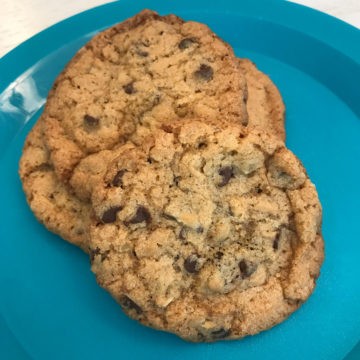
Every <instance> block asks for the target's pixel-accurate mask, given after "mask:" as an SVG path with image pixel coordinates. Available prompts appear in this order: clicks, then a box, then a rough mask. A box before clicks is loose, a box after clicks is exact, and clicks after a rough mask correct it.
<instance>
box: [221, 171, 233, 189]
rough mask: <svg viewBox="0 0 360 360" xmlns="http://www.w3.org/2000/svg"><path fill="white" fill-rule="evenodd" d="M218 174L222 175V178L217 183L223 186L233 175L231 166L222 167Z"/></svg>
mask: <svg viewBox="0 0 360 360" xmlns="http://www.w3.org/2000/svg"><path fill="white" fill-rule="evenodd" d="M219 175H220V176H222V180H221V182H220V183H219V184H218V186H219V187H223V186H225V185H226V184H227V183H228V182H229V181H230V179H231V177H233V175H234V172H233V168H232V167H231V166H225V167H222V168H221V169H220V170H219Z"/></svg>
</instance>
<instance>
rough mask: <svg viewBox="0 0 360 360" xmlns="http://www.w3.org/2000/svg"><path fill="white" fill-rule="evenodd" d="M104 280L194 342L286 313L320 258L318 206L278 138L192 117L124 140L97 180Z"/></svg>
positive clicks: (231, 335)
mask: <svg viewBox="0 0 360 360" xmlns="http://www.w3.org/2000/svg"><path fill="white" fill-rule="evenodd" d="M92 204H93V208H94V211H95V214H96V217H94V218H93V220H92V223H91V226H90V232H89V233H90V241H89V244H90V258H91V262H92V271H93V272H94V273H95V275H96V278H97V281H98V283H99V284H100V285H101V286H102V287H104V288H105V289H106V290H107V291H109V292H110V293H111V294H112V296H113V297H114V298H115V299H116V300H117V301H118V302H119V304H120V305H121V306H122V308H123V309H124V311H125V312H126V313H127V314H128V315H129V316H130V317H132V318H134V319H137V320H139V321H140V322H141V323H143V324H145V325H148V326H151V327H154V328H156V329H161V330H165V331H169V332H173V333H175V334H177V335H178V336H180V337H182V338H184V339H186V340H190V341H215V340H219V339H235V338H241V337H244V336H246V335H250V334H255V333H258V332H259V331H262V330H265V329H268V328H270V327H272V326H274V325H275V324H277V323H279V322H281V321H282V320H284V319H285V318H286V317H287V316H289V315H290V314H291V313H292V312H293V311H295V310H296V309H297V308H298V307H299V306H300V305H301V303H303V302H304V301H305V300H306V299H307V298H308V297H309V296H310V294H311V293H312V291H313V289H314V286H315V281H316V278H317V276H318V275H319V269H320V266H321V263H322V261H323V240H322V237H321V232H320V224H321V206H320V203H319V200H318V196H317V192H316V189H315V187H314V185H313V184H312V183H311V181H310V180H309V178H308V176H307V174H306V172H305V170H304V168H303V166H302V164H301V163H300V161H299V160H298V159H297V158H296V157H295V155H293V154H292V153H291V152H290V151H289V150H288V149H286V147H285V146H284V144H283V142H282V141H280V140H278V139H277V138H275V137H273V136H271V135H267V134H266V133H263V132H259V131H256V130H252V131H250V132H248V131H247V130H244V129H243V128H242V127H241V126H238V125H226V126H225V125H221V124H220V123H219V122H216V123H210V122H208V123H206V122H204V121H197V120H185V121H183V122H181V123H180V122H179V123H170V124H165V125H163V126H162V129H158V130H155V131H154V133H153V134H152V135H151V136H149V137H147V138H146V139H145V140H144V142H143V144H142V146H141V147H139V146H134V145H133V144H126V150H125V151H124V152H123V153H122V154H121V155H120V156H119V157H118V158H116V159H114V160H113V161H112V162H111V163H110V164H109V166H108V169H107V172H106V173H105V174H104V176H103V179H102V181H99V182H98V184H97V186H96V187H95V188H94V191H93V196H92Z"/></svg>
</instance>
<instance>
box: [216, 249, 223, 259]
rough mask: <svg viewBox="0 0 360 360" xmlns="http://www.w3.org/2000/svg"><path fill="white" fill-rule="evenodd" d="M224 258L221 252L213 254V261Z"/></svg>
mask: <svg viewBox="0 0 360 360" xmlns="http://www.w3.org/2000/svg"><path fill="white" fill-rule="evenodd" d="M223 256H224V253H223V252H221V251H217V252H216V253H215V256H214V257H215V259H218V260H220V259H221V258H222V257H223Z"/></svg>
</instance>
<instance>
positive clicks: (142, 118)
mask: <svg viewBox="0 0 360 360" xmlns="http://www.w3.org/2000/svg"><path fill="white" fill-rule="evenodd" d="M245 88H246V84H245V79H244V76H243V74H242V72H241V70H240V68H239V66H238V62H237V58H236V57H235V55H234V53H233V50H232V49H231V47H230V46H229V45H227V44H226V43H224V42H223V41H222V40H221V39H219V38H218V37H217V36H216V35H215V34H214V33H213V32H212V31H211V30H210V29H209V28H208V27H207V26H206V25H204V24H200V23H197V22H192V21H189V22H185V21H183V20H182V19H180V18H178V17H176V16H174V15H168V16H159V15H158V14H156V13H155V12H152V11H150V10H144V11H142V12H140V13H139V14H137V15H135V16H134V17H132V18H130V19H128V20H126V21H124V22H122V23H120V24H118V25H115V26H114V27H112V28H110V29H108V30H105V31H104V32H102V33H100V34H98V35H97V36H95V37H94V38H93V39H92V40H91V41H90V42H89V43H88V44H86V45H85V46H84V47H83V48H82V49H81V50H80V51H79V52H78V53H77V54H76V56H75V57H74V58H73V59H72V61H71V62H70V63H69V64H68V66H67V67H66V69H65V70H64V71H63V72H62V74H61V75H60V76H59V77H58V78H57V80H56V82H55V84H54V87H53V89H52V91H51V93H50V94H49V97H48V100H47V104H46V108H45V112H44V115H43V119H44V137H45V142H46V146H47V147H48V149H49V152H50V157H51V161H52V163H53V165H54V169H55V172H56V174H57V176H58V177H59V178H60V180H61V181H64V182H67V181H68V180H69V178H70V177H71V175H72V173H73V169H74V167H75V166H76V165H77V164H78V163H79V162H80V161H81V160H82V159H84V158H86V157H87V156H88V155H90V154H94V153H97V152H99V151H101V150H109V149H113V148H114V147H115V146H117V145H118V144H119V143H121V142H124V141H126V140H128V139H131V140H133V141H135V142H138V143H141V141H142V140H141V139H142V138H143V137H144V136H146V135H147V134H148V133H149V132H151V131H152V129H155V128H157V127H159V126H160V125H161V124H162V123H164V122H167V121H179V120H181V119H183V118H185V117H190V116H196V117H200V118H202V117H206V118H207V117H211V118H218V119H219V121H220V120H221V121H222V122H235V123H239V124H243V125H244V126H246V124H247V113H246V106H245Z"/></svg>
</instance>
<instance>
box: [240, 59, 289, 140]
mask: <svg viewBox="0 0 360 360" xmlns="http://www.w3.org/2000/svg"><path fill="white" fill-rule="evenodd" d="M239 66H240V69H241V71H242V72H243V74H244V76H245V79H246V84H247V92H248V96H247V102H246V109H247V113H248V122H249V128H258V129H264V130H265V131H266V132H268V133H269V134H272V135H274V136H277V137H279V138H280V139H282V140H285V124H284V123H285V105H284V102H283V100H282V97H281V94H280V92H279V90H278V88H277V87H276V86H275V84H274V83H273V82H272V81H271V79H270V78H269V76H267V75H265V74H264V73H263V72H261V71H260V70H259V69H257V68H256V65H255V64H254V63H253V62H251V61H250V60H249V59H239Z"/></svg>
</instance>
